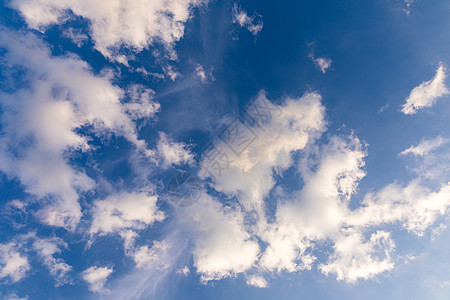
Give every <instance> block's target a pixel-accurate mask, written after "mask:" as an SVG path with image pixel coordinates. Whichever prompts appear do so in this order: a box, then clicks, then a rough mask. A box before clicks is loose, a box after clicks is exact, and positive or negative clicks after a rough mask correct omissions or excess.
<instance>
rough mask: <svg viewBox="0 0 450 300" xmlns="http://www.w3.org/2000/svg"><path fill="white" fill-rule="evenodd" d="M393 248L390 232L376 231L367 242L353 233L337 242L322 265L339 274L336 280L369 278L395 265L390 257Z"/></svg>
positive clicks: (352, 280) (349, 280)
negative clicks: (327, 259) (330, 254)
mask: <svg viewBox="0 0 450 300" xmlns="http://www.w3.org/2000/svg"><path fill="white" fill-rule="evenodd" d="M394 248H395V245H394V242H393V241H392V239H391V238H390V234H389V233H388V232H385V231H377V232H375V233H373V234H372V235H371V236H370V239H369V241H368V242H364V241H363V240H362V236H361V235H360V234H352V235H349V236H345V237H342V238H340V239H337V240H336V241H335V244H334V250H335V252H334V253H333V255H332V256H331V258H330V262H328V263H327V264H321V265H320V266H319V268H320V269H321V270H322V272H323V273H324V274H327V275H328V274H329V273H334V274H336V275H337V280H345V281H347V282H353V283H354V282H356V281H357V280H358V279H370V278H373V277H375V276H376V275H378V274H380V273H382V272H385V271H389V270H391V269H392V268H393V267H394V263H393V262H392V261H391V259H390V253H391V252H392V251H393V250H394ZM380 256H381V258H380Z"/></svg>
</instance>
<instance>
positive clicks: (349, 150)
mask: <svg viewBox="0 0 450 300" xmlns="http://www.w3.org/2000/svg"><path fill="white" fill-rule="evenodd" d="M364 156H365V152H364V150H363V149H362V146H361V144H360V142H359V140H358V139H357V138H355V137H352V138H350V139H349V140H348V141H345V140H343V139H341V138H337V137H334V138H333V139H332V140H331V142H330V143H329V144H328V145H327V146H326V147H324V149H322V151H321V153H320V155H319V158H318V162H316V163H315V164H314V165H313V166H314V169H315V170H314V171H312V170H311V169H310V167H312V166H309V165H306V166H304V168H303V170H302V176H303V180H304V186H303V189H302V190H301V191H299V192H298V193H297V194H296V195H295V196H293V199H292V200H289V201H285V202H281V203H279V204H278V207H277V213H276V221H275V222H274V223H271V224H269V225H268V226H269V227H268V228H267V229H266V230H265V232H264V233H263V234H262V239H263V240H264V241H266V242H267V243H268V247H267V248H266V250H265V252H264V253H263V255H262V257H261V261H260V264H261V267H262V268H264V269H266V270H269V271H274V270H276V271H278V272H279V271H281V270H287V271H289V272H294V271H298V270H305V269H311V268H312V264H313V262H314V261H315V260H316V257H315V256H314V255H313V254H312V253H311V250H312V248H313V246H314V244H313V242H315V241H321V240H323V241H325V240H328V239H329V240H332V241H335V240H336V239H338V238H343V237H345V236H346V235H347V234H348V233H345V232H344V231H343V230H341V229H342V228H341V225H342V222H343V220H345V217H346V215H347V214H348V201H349V199H350V197H351V195H352V194H354V193H355V192H356V187H357V182H358V181H359V180H360V179H361V178H363V177H364V175H365V173H364V171H363V170H362V169H361V168H362V166H363V165H364V160H363V158H364Z"/></svg>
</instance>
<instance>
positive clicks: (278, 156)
mask: <svg viewBox="0 0 450 300" xmlns="http://www.w3.org/2000/svg"><path fill="white" fill-rule="evenodd" d="M247 110H248V112H249V114H250V115H252V116H253V119H249V121H248V122H244V123H243V122H242V121H240V120H239V119H237V120H235V121H233V122H231V124H230V126H228V127H227V128H226V129H225V130H224V131H223V133H222V134H220V137H218V138H216V139H215V141H214V147H213V148H212V149H209V150H207V151H205V152H204V155H203V159H202V162H201V163H200V165H201V166H202V172H201V174H200V175H201V176H203V177H210V178H214V181H213V186H214V188H215V189H216V190H217V191H220V192H224V193H226V194H227V195H230V196H233V195H238V196H239V200H240V202H241V204H242V205H243V206H244V208H245V210H256V211H257V212H258V213H261V212H262V211H263V209H264V197H265V196H267V194H268V193H269V192H270V190H271V189H272V188H273V186H274V184H275V181H274V178H273V175H274V172H275V174H282V172H283V170H286V169H287V168H289V167H290V166H291V165H292V164H293V160H292V156H291V155H292V154H293V153H294V151H298V150H301V149H304V148H305V147H306V145H307V144H308V142H311V141H314V140H315V138H317V137H318V136H320V134H321V132H322V131H323V130H324V129H325V120H324V113H325V108H324V107H323V106H322V103H321V96H320V95H319V94H318V93H306V94H305V95H303V96H302V97H300V98H286V99H284V102H283V104H282V105H280V106H275V105H274V104H272V103H271V102H270V100H269V99H267V97H266V94H265V92H263V91H261V92H260V93H259V94H258V96H257V97H256V98H255V99H254V100H253V102H252V104H251V105H250V106H248V108H247ZM236 132H242V133H243V134H241V133H240V134H239V136H236V134H235V133H236ZM244 142H245V143H244ZM243 146H245V147H243ZM218 152H220V153H223V154H221V155H222V158H220V156H217V153H218ZM214 155H215V156H214ZM213 157H215V158H220V159H219V160H213V159H211V158H213ZM225 157H226V159H225Z"/></svg>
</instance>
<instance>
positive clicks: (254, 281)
mask: <svg viewBox="0 0 450 300" xmlns="http://www.w3.org/2000/svg"><path fill="white" fill-rule="evenodd" d="M247 284H248V285H251V286H254V287H257V288H266V287H267V281H266V280H265V279H264V277H262V276H259V275H250V276H248V277H247Z"/></svg>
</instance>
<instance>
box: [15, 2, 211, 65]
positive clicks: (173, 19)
mask: <svg viewBox="0 0 450 300" xmlns="http://www.w3.org/2000/svg"><path fill="white" fill-rule="evenodd" d="M206 2H207V1H206V0H156V1H155V0H144V1H139V2H135V1H131V0H127V1H122V0H113V1H108V2H98V1H96V2H93V1H89V0H82V1H70V0H61V1H60V0H38V1H32V0H12V1H11V4H10V5H11V6H12V7H13V8H15V9H17V10H18V11H19V12H20V13H21V15H22V16H23V17H24V19H25V21H26V22H27V23H28V26H29V27H31V28H33V29H37V30H41V31H43V30H45V29H46V28H48V27H49V26H50V25H52V24H61V23H65V22H66V21H67V20H69V19H70V18H71V14H74V15H76V16H80V17H83V18H85V19H87V20H89V21H90V25H89V26H90V32H91V37H92V40H93V41H94V43H95V48H96V49H97V50H98V51H100V52H101V53H102V54H103V55H104V56H106V57H109V58H114V59H118V60H122V61H123V57H121V55H119V51H118V50H119V49H120V47H121V46H125V47H128V48H130V49H132V50H135V51H141V50H142V49H144V48H147V47H148V46H149V45H152V44H154V43H161V44H163V45H164V46H165V48H166V50H167V51H168V53H169V55H170V56H171V58H172V59H175V58H176V53H175V51H174V44H175V43H176V42H177V41H179V40H180V39H181V38H182V37H183V35H184V26H185V23H186V22H187V21H188V20H189V19H190V18H191V17H192V8H193V7H195V6H199V5H201V4H202V3H206Z"/></svg>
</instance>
